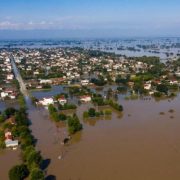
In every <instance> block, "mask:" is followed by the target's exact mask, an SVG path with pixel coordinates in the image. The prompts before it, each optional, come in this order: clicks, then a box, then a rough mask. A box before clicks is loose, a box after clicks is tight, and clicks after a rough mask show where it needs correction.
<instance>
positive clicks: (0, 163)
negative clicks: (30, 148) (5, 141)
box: [0, 149, 21, 180]
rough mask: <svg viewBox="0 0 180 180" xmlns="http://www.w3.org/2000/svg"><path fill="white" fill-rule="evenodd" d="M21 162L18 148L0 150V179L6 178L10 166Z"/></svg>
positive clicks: (4, 179) (5, 179)
mask: <svg viewBox="0 0 180 180" xmlns="http://www.w3.org/2000/svg"><path fill="white" fill-rule="evenodd" d="M17 164H21V156H20V150H19V149H17V150H12V149H5V150H1V151H0V179H1V180H8V179H9V178H8V172H9V170H10V169H11V167H13V166H15V165H17Z"/></svg>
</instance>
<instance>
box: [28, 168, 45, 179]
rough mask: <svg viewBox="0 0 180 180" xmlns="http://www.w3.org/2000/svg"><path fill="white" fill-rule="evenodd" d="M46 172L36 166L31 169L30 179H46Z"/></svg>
mask: <svg viewBox="0 0 180 180" xmlns="http://www.w3.org/2000/svg"><path fill="white" fill-rule="evenodd" d="M44 179H45V177H44V174H43V172H42V170H41V169H38V168H35V169H33V170H32V171H31V174H30V180H44Z"/></svg>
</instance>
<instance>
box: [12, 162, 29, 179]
mask: <svg viewBox="0 0 180 180" xmlns="http://www.w3.org/2000/svg"><path fill="white" fill-rule="evenodd" d="M28 174H29V171H28V169H27V167H26V165H24V164H22V165H16V166H14V167H12V168H11V169H10V171H9V179H10V180H23V179H24V178H26V177H27V176H28Z"/></svg>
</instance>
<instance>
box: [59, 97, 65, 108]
mask: <svg viewBox="0 0 180 180" xmlns="http://www.w3.org/2000/svg"><path fill="white" fill-rule="evenodd" d="M58 102H59V103H60V104H61V105H63V106H64V104H66V103H67V99H66V98H65V97H60V98H59V99H58Z"/></svg>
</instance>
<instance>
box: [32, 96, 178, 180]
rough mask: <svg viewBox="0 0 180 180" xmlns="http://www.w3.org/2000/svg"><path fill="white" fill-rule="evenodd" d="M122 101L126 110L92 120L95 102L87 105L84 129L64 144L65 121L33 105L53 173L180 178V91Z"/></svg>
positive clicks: (87, 179) (70, 178)
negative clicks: (89, 111) (162, 97)
mask: <svg viewBox="0 0 180 180" xmlns="http://www.w3.org/2000/svg"><path fill="white" fill-rule="evenodd" d="M120 103H121V104H122V105H123V106H124V109H125V110H124V112H123V114H118V113H117V112H113V114H112V117H111V118H106V119H101V118H100V119H91V120H86V121H84V120H83V119H82V113H83V111H84V110H87V109H88V107H90V106H91V105H89V104H86V105H84V104H82V105H81V106H80V107H79V108H78V110H77V114H78V116H79V117H80V119H81V122H82V123H83V127H84V129H83V130H82V131H81V132H79V133H77V134H76V135H74V136H73V137H72V140H71V141H70V143H69V144H68V145H66V146H63V145H61V141H62V140H63V138H64V137H66V136H67V131H66V127H65V125H64V124H63V123H62V124H55V123H54V122H52V121H50V120H49V117H48V113H47V110H45V109H42V108H39V109H38V110H37V109H36V108H33V107H31V108H30V109H29V117H30V119H31V120H32V126H31V128H32V131H33V135H34V136H35V137H36V138H37V139H38V141H37V148H38V149H39V150H41V151H42V155H43V157H44V158H46V160H47V164H48V165H49V166H48V168H47V170H46V173H47V175H53V176H54V177H56V179H61V180H92V179H93V180H112V179H113V180H119V179H123V180H132V179H133V180H152V179H153V180H161V179H163V180H169V179H173V180H179V179H180V113H179V106H180V96H178V97H177V98H175V99H174V100H172V101H168V100H163V101H159V102H156V101H154V100H147V101H145V100H134V101H132V100H131V101H127V100H121V102H120ZM170 109H173V110H174V112H169V110H170ZM160 112H164V115H161V114H160ZM53 176H51V177H53Z"/></svg>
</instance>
